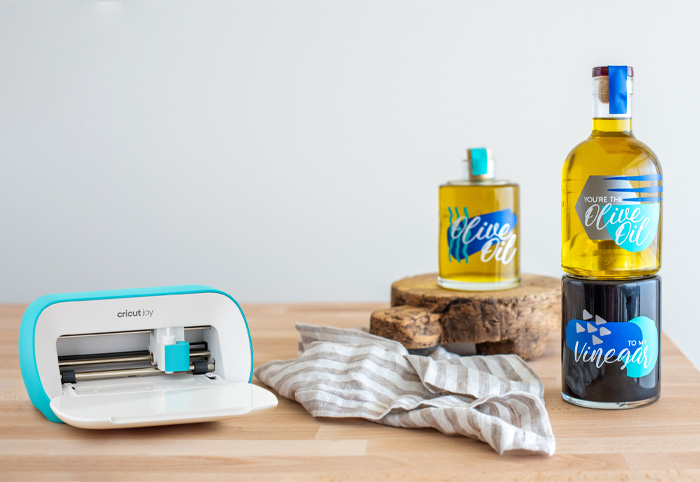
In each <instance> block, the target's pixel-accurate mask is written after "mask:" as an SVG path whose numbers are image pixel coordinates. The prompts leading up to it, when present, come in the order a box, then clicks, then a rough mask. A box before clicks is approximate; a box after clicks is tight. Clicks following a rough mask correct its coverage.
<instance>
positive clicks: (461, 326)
mask: <svg viewBox="0 0 700 482" xmlns="http://www.w3.org/2000/svg"><path fill="white" fill-rule="evenodd" d="M391 306H392V307H391V308H388V309H385V310H378V311H375V312H374V313H372V316H371V319H370V332H371V333H373V334H375V335H379V336H383V337H385V338H390V339H392V340H397V341H399V342H401V343H402V344H403V345H404V346H406V347H407V348H415V349H417V348H428V347H432V346H435V345H440V344H444V343H476V347H477V350H478V351H479V352H480V353H482V354H487V355H490V354H496V353H516V354H518V355H520V356H521V357H522V358H524V359H526V360H530V359H532V358H535V357H537V356H539V355H541V354H542V351H543V350H544V347H545V344H546V338H547V336H548V334H549V333H550V332H552V331H556V330H559V329H560V327H561V280H560V279H558V278H552V277H550V276H540V275H533V274H524V275H523V276H522V282H521V284H520V286H518V287H517V288H514V289H510V290H504V291H480V292H477V291H454V290H447V289H444V288H441V287H439V286H438V284H437V275H436V274H434V273H431V274H423V275H418V276H411V277H409V278H404V279H401V280H399V281H396V282H395V283H394V284H393V285H392V287H391Z"/></svg>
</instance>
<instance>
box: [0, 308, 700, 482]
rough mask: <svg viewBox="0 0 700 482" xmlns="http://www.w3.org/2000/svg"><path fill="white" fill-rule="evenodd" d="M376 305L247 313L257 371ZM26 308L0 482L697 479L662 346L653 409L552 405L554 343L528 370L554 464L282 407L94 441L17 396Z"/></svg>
mask: <svg viewBox="0 0 700 482" xmlns="http://www.w3.org/2000/svg"><path fill="white" fill-rule="evenodd" d="M384 306H386V305H383V304H378V303H344V304H341V303H334V304H265V305H244V306H243V309H244V311H245V313H246V317H247V318H248V322H249V325H250V330H251V335H252V338H253V349H254V354H255V366H256V367H257V366H258V365H260V364H262V363H264V362H267V361H269V360H273V359H285V358H293V357H296V350H297V333H296V331H295V329H294V323H295V322H305V323H316V324H327V325H333V326H339V327H347V328H351V327H362V326H367V325H368V323H369V315H370V313H371V312H372V311H373V310H376V309H379V308H382V307H384ZM24 308H25V306H23V305H0V361H1V362H2V365H0V480H17V481H28V480H42V481H44V480H150V481H157V480H168V481H173V480H186V481H195V480H206V481H211V480H227V481H229V480H230V481H234V480H244V481H248V480H250V481H317V480H333V481H346V480H347V481H350V480H380V481H428V480H437V481H452V480H470V481H478V480H489V481H491V480H505V481H530V480H547V481H549V480H551V481H557V482H561V481H566V480H584V481H617V480H620V481H638V480H663V481H666V480H700V372H699V371H698V370H697V368H695V367H694V366H693V365H692V364H691V362H690V361H689V360H688V359H687V358H686V357H685V356H684V355H683V354H682V353H681V352H680V351H679V350H678V348H677V347H676V346H675V345H674V344H673V342H672V341H671V340H669V339H668V338H667V337H664V338H663V346H662V376H661V383H662V391H661V399H660V400H659V401H658V402H656V403H655V404H653V405H651V406H648V407H644V408H639V409H634V410H626V411H598V410H588V409H584V408H578V407H575V406H572V405H569V404H567V403H565V402H564V401H563V400H562V399H561V395H560V386H561V377H560V358H559V357H560V348H559V333H553V334H552V335H551V337H550V339H549V342H548V344H547V348H546V350H545V352H544V354H543V355H542V356H541V357H540V358H538V359H537V360H535V361H533V362H532V363H531V365H532V367H533V368H534V370H535V371H536V372H537V373H538V374H539V375H540V377H541V378H542V380H543V381H544V384H545V387H546V390H545V404H546V406H547V410H548V412H549V415H550V419H551V422H552V427H553V429H554V435H555V437H556V439H557V451H556V454H555V455H554V456H553V457H547V456H535V455H528V454H509V455H504V456H499V455H497V454H496V453H495V452H494V451H493V450H491V449H490V448H489V447H488V446H487V445H486V444H484V443H481V442H477V441H475V440H472V439H468V438H465V437H460V436H446V435H443V434H441V433H439V432H438V431H436V430H432V429H400V428H392V427H385V426H382V425H377V424H374V423H371V422H366V421H363V420H350V419H343V420H330V419H314V418H312V417H311V416H310V415H308V414H307V413H306V412H305V411H304V409H303V408H302V407H301V406H300V405H298V404H297V403H296V402H293V401H290V400H286V399H282V398H280V403H279V406H278V407H277V408H275V409H273V410H270V411H267V412H263V413H260V414H255V415H251V416H246V417H241V418H234V419H229V420H227V421H223V422H209V423H200V424H192V425H179V426H178V425H174V426H165V427H150V428H139V429H120V430H102V431H98V430H94V431H93V430H82V429H78V428H74V427H71V426H68V425H65V424H56V423H51V422H48V421H47V420H46V419H45V418H44V417H43V416H42V415H41V413H40V412H39V411H38V410H36V409H35V408H34V406H33V405H32V404H31V402H30V401H29V398H28V397H27V394H26V392H25V390H24V385H23V383H22V378H21V374H20V369H19V361H18V357H17V335H18V331H19V323H20V318H21V316H22V313H23V311H24ZM255 383H257V382H255Z"/></svg>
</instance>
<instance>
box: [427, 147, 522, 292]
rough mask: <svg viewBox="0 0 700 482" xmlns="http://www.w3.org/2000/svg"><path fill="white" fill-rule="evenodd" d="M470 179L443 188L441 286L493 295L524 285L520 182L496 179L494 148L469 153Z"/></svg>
mask: <svg viewBox="0 0 700 482" xmlns="http://www.w3.org/2000/svg"><path fill="white" fill-rule="evenodd" d="M466 163H467V176H465V178H464V179H461V180H458V181H450V182H448V183H447V184H444V185H443V186H440V238H439V249H438V257H439V264H440V273H439V277H438V284H439V285H440V286H442V287H444V288H449V289H454V290H466V291H489V290H500V289H508V288H514V287H516V286H518V284H519V283H520V259H519V258H520V249H519V241H520V223H519V221H520V220H519V214H518V203H519V188H518V185H517V184H513V183H511V182H508V181H499V180H497V179H495V161H494V159H493V157H492V156H491V149H485V148H479V149H468V150H467V160H466Z"/></svg>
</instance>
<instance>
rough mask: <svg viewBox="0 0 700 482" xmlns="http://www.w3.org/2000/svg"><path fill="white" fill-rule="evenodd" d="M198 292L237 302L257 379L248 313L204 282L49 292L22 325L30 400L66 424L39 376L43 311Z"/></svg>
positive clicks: (22, 351) (23, 365)
mask: <svg viewBox="0 0 700 482" xmlns="http://www.w3.org/2000/svg"><path fill="white" fill-rule="evenodd" d="M197 293H218V294H221V295H224V296H226V297H227V298H229V299H230V300H231V301H233V302H234V303H235V304H236V307H238V311H240V313H241V316H242V317H243V322H244V323H245V329H246V332H247V333H248V344H249V345H250V376H249V377H248V383H250V382H251V381H253V340H252V339H251V337H250V328H248V320H246V317H245V313H243V310H242V309H241V305H239V304H238V301H236V300H235V299H234V298H233V297H232V296H231V295H229V294H228V293H225V292H223V291H220V290H217V289H214V288H211V287H209V286H204V285H182V286H164V287H158V288H136V289H124V290H105V291H84V292H78V293H59V294H53V295H46V296H42V297H40V298H37V299H36V300H34V301H33V302H32V303H31V304H30V305H29V306H28V307H27V309H26V311H25V312H24V315H23V316H22V323H21V324H20V327H19V365H20V369H21V371H22V379H23V380H24V386H25V388H26V390H27V394H28V395H29V399H30V400H31V401H32V403H33V404H34V406H35V407H36V408H38V409H39V410H40V411H41V413H43V414H44V416H45V417H46V418H47V419H49V420H51V421H52V422H56V423H63V421H62V420H60V419H59V418H58V417H57V416H56V415H55V414H54V413H53V411H52V410H51V407H50V406H49V404H50V403H51V400H50V399H49V396H48V395H47V394H46V391H44V387H43V386H42V384H41V378H40V377H39V369H38V368H37V365H36V351H35V343H34V337H35V334H36V323H37V321H38V320H39V316H40V315H41V313H42V312H43V311H44V310H45V309H46V308H48V307H49V306H51V305H54V304H56V303H66V302H71V301H95V300H111V299H117V298H143V297H146V296H167V295H189V294H197Z"/></svg>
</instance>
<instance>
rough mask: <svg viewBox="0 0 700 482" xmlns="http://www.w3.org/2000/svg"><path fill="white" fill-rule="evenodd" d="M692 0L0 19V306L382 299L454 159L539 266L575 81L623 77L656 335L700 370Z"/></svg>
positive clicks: (2, 11) (71, 13) (208, 8)
mask: <svg viewBox="0 0 700 482" xmlns="http://www.w3.org/2000/svg"><path fill="white" fill-rule="evenodd" d="M699 16H700V4H698V3H679V2H671V1H657V2H651V3H645V2H640V1H630V2H625V1H612V2H611V1H602V2H590V1H571V2H559V1H556V2H538V1H517V2H504V1H495V2H494V1H473V2H463V3H441V2H424V3H403V2H388V3H371V2H342V3H340V2H282V3H278V2H274V3H273V2H230V3H228V2H198V1H184V2H142V1H133V2H132V1H113V2H99V1H92V0H81V1H68V2H1V3H0V166H1V167H2V169H1V171H0V253H1V257H0V269H1V270H2V277H1V278H0V301H2V302H28V301H30V300H32V299H34V298H35V297H37V296H39V295H42V294H46V293H54V292H62V291H80V290H94V289H109V288H123V287H140V286H157V285H169V284H187V283H204V284H209V285H213V286H216V287H218V288H220V289H223V290H226V291H228V292H230V293H232V294H233V295H234V296H235V297H237V298H238V299H239V300H240V301H242V302H244V303H245V302H258V301H260V302H262V301H345V300H347V301H353V300H358V301H359V300H384V301H386V300H388V296H389V285H390V283H391V282H392V281H393V280H395V279H397V278H400V277H402V276H405V275H410V274H416V273H420V272H426V271H434V270H436V263H437V261H436V260H437V186H438V185H439V184H440V183H442V182H444V181H446V180H447V179H451V178H455V177H458V176H459V174H460V159H462V158H463V157H464V149H465V148H466V147H468V146H479V145H487V146H490V147H492V148H493V149H494V152H495V154H496V156H497V159H498V172H499V174H500V176H501V177H505V178H509V179H512V180H515V181H517V182H519V183H520V184H521V189H522V194H521V195H522V218H521V219H522V243H521V252H522V265H523V269H524V271H526V272H536V273H543V274H549V275H553V276H559V275H560V268H559V224H560V221H559V204H560V172H561V165H562V162H563V160H564V158H565V157H566V154H567V153H568V151H569V150H570V149H571V148H572V147H573V146H574V145H575V144H576V143H577V142H578V141H580V140H582V139H583V138H585V137H586V136H587V135H588V134H589V132H590V102H591V99H590V95H589V92H590V69H591V67H593V66H595V65H606V64H629V65H633V66H634V68H635V78H636V83H635V89H636V90H635V92H636V95H635V101H634V102H635V110H634V113H635V132H636V134H637V136H638V137H639V138H640V139H642V140H644V141H645V142H646V143H648V144H649V145H650V146H652V148H653V149H654V150H655V151H656V153H657V154H658V156H659V158H660V159H661V162H662V164H663V167H664V178H665V179H664V181H665V187H666V193H665V201H664V203H665V210H664V213H665V216H666V217H665V219H664V265H663V269H662V271H661V274H662V275H663V278H664V326H665V329H666V331H667V332H668V333H669V334H671V336H672V337H673V338H674V339H675V341H676V342H677V343H678V344H680V345H681V347H682V348H683V349H684V350H685V351H686V353H688V354H689V355H690V356H691V357H692V358H693V360H694V361H695V363H696V364H700V353H699V352H697V351H694V350H693V347H694V343H695V340H697V338H698V336H700V324H698V323H697V322H696V320H697V315H696V313H695V309H696V308H695V306H696V305H695V301H696V300H697V299H698V297H700V294H699V293H698V290H697V286H696V284H697V283H696V280H697V276H698V274H699V273H700V263H699V262H698V254H699V253H700V247H699V246H698V242H697V240H698V235H700V230H699V229H698V217H697V208H696V205H697V197H696V192H697V188H696V183H697V179H698V178H699V177H700V161H698V159H697V152H698V148H697V139H698V111H699V110H700V109H699V107H700V97H699V92H700V89H699V88H698V87H697V86H696V84H697V79H698V78H700V56H698V55H697V49H698V46H699V40H700V34H699V33H698V28H697V19H698V18H699Z"/></svg>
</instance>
